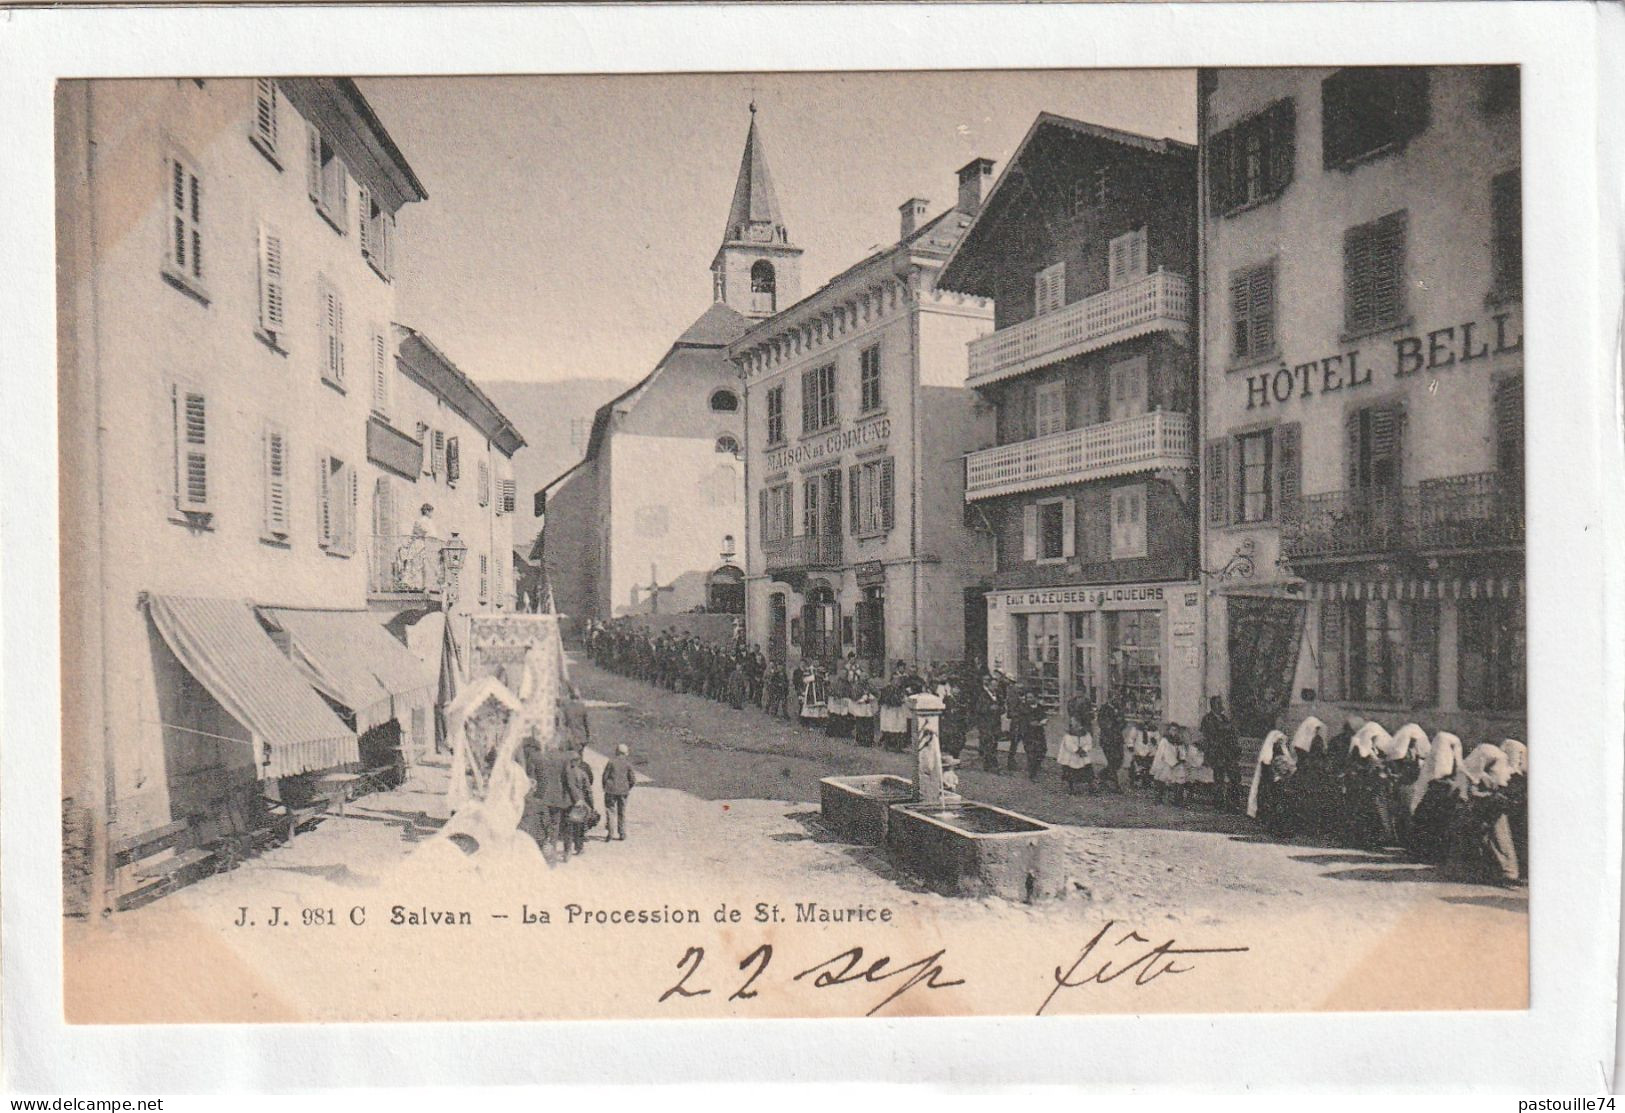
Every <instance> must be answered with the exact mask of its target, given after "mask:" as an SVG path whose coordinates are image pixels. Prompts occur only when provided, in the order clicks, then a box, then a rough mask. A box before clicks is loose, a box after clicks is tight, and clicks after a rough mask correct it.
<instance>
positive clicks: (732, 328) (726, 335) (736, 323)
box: [673, 301, 750, 348]
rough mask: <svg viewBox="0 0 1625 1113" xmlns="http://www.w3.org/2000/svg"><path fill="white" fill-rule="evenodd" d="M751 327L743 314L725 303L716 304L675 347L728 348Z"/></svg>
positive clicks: (688, 329)
mask: <svg viewBox="0 0 1625 1113" xmlns="http://www.w3.org/2000/svg"><path fill="white" fill-rule="evenodd" d="M749 327H750V319H749V318H748V317H746V316H745V315H744V314H743V313H740V312H739V311H738V310H737V309H734V308H733V307H732V306H729V305H726V304H724V303H723V302H720V301H719V302H714V303H712V305H711V308H710V309H707V310H706V311H705V312H704V313H701V314H700V315H699V318H698V319H697V320H696V321H695V322H694V323H693V324H692V325H689V326H688V328H687V330H686V331H684V333H683V335H681V336H679V337H678V338H677V343H676V344H674V345H673V347H675V348H682V347H696V348H726V347H727V346H728V345H729V344H732V343H733V342H734V341H735V340H737V339H738V338H739V336H740V334H741V333H743V332H744V331H745V330H746V329H747V328H749Z"/></svg>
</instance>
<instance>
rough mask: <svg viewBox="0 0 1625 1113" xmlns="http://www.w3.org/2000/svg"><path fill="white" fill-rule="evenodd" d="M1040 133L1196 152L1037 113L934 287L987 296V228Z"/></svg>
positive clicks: (992, 252) (990, 246) (993, 251)
mask: <svg viewBox="0 0 1625 1113" xmlns="http://www.w3.org/2000/svg"><path fill="white" fill-rule="evenodd" d="M1045 130H1052V131H1053V130H1059V131H1065V132H1070V133H1072V134H1074V135H1081V136H1083V137H1085V138H1087V139H1094V140H1099V141H1100V142H1103V143H1113V144H1116V145H1118V146H1120V147H1128V148H1131V149H1133V150H1136V151H1141V152H1144V153H1146V154H1150V155H1166V156H1190V155H1194V154H1195V152H1196V148H1195V147H1194V146H1192V145H1191V144H1189V143H1183V142H1180V141H1179V140H1177V139H1168V138H1163V139H1153V138H1152V137H1150V136H1148V135H1139V134H1136V133H1135V132H1132V131H1122V130H1120V129H1118V128H1110V127H1106V126H1104V125H1102V124H1091V123H1089V122H1088V121H1086V120H1075V119H1073V118H1072V117H1070V116H1058V115H1056V114H1055V113H1053V112H1040V113H1039V114H1038V117H1037V119H1035V120H1034V121H1033V124H1032V127H1030V128H1028V129H1027V134H1026V135H1025V136H1023V137H1022V139H1021V143H1020V145H1019V146H1017V147H1016V153H1015V154H1013V155H1011V156H1010V161H1009V162H1007V163H1005V165H1004V169H1003V170H1002V171H1001V172H1000V173H999V177H998V180H997V181H995V182H994V183H993V188H992V189H990V190H989V191H988V194H987V197H986V198H985V199H984V200H983V202H982V207H981V209H980V210H979V211H978V212H977V214H976V218H975V219H974V220H973V221H971V223H970V227H969V228H967V229H966V230H965V232H964V234H963V235H961V236H960V237H959V242H958V244H957V245H955V247H954V249H953V251H952V253H951V254H950V255H949V256H948V261H947V262H946V263H944V264H943V267H942V272H941V273H940V274H939V275H938V276H937V285H938V286H940V287H942V288H943V289H945V290H957V291H959V292H960V293H964V294H974V295H977V296H979V297H992V296H993V290H992V285H991V276H990V271H989V270H988V267H987V261H988V259H989V258H991V257H992V256H996V255H998V254H999V248H998V245H997V244H994V243H991V242H989V235H990V233H989V229H991V228H992V227H993V226H994V225H996V223H997V222H998V219H999V214H1001V213H1002V212H1003V210H1004V209H1005V208H1006V207H1007V205H1008V203H1009V198H1010V196H1011V194H1012V193H1013V192H1015V190H1013V189H1012V188H1011V187H1010V186H1009V185H1008V183H1009V182H1011V181H1013V180H1017V179H1021V178H1023V177H1024V176H1025V175H1026V173H1027V170H1026V166H1025V162H1026V157H1027V151H1028V148H1029V147H1031V146H1032V144H1033V142H1034V140H1035V139H1036V138H1037V137H1038V135H1039V134H1040V133H1041V132H1043V131H1045Z"/></svg>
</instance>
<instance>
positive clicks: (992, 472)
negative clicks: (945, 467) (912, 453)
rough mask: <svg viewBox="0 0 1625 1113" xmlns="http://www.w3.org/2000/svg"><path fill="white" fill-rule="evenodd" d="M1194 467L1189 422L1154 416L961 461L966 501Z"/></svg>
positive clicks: (1008, 446)
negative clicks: (1065, 484)
mask: <svg viewBox="0 0 1625 1113" xmlns="http://www.w3.org/2000/svg"><path fill="white" fill-rule="evenodd" d="M1195 466H1196V446H1195V444H1194V441H1193V438H1192V436H1191V419H1190V416H1189V415H1188V414H1181V413H1169V412H1166V411H1162V410H1158V411H1157V412H1155V413H1148V414H1141V415H1139V416H1138V417H1130V418H1124V419H1123V420H1121V421H1103V422H1100V423H1099V424H1096V425H1085V426H1083V427H1082V428H1079V429H1068V430H1066V431H1065V432H1064V433H1052V434H1050V435H1049V436H1047V437H1038V438H1036V439H1034V440H1030V441H1016V442H1014V443H1012V444H1001V445H999V446H998V447H997V448H986V449H983V450H982V451H980V452H973V453H971V454H970V455H969V456H967V457H966V458H965V501H966V502H975V501H976V500H977V499H986V498H993V497H994V496H996V495H1008V494H1012V493H1014V492H1017V491H1031V490H1036V489H1037V488H1040V487H1054V486H1057V485H1059V484H1062V483H1082V482H1086V481H1088V480H1091V479H1106V478H1109V477H1110V476H1114V475H1129V474H1132V473H1133V472H1139V471H1157V470H1160V469H1162V468H1193V467H1195Z"/></svg>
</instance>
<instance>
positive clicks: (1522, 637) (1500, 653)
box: [1456, 599, 1527, 711]
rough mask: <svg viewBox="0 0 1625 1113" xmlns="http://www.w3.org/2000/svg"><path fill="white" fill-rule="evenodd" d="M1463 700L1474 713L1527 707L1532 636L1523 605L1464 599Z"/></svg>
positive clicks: (1460, 685) (1460, 641) (1460, 640)
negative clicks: (1529, 636) (1527, 668)
mask: <svg viewBox="0 0 1625 1113" xmlns="http://www.w3.org/2000/svg"><path fill="white" fill-rule="evenodd" d="M1459 630H1460V634H1459V637H1458V644H1459V645H1460V647H1461V648H1460V661H1461V665H1460V677H1459V681H1458V686H1457V693H1456V695H1457V699H1458V700H1459V701H1460V703H1461V706H1462V707H1463V708H1465V709H1467V710H1469V711H1517V710H1521V709H1522V708H1523V707H1524V705H1525V690H1524V680H1525V675H1524V669H1525V655H1526V650H1527V642H1526V638H1527V634H1526V628H1525V625H1524V609H1523V601H1522V600H1521V599H1463V600H1462V601H1461V621H1460V626H1459Z"/></svg>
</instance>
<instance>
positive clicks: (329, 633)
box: [260, 607, 435, 733]
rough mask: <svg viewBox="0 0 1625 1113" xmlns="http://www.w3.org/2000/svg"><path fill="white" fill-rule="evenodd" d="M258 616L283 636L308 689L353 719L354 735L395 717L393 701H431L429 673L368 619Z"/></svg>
mask: <svg viewBox="0 0 1625 1113" xmlns="http://www.w3.org/2000/svg"><path fill="white" fill-rule="evenodd" d="M260 614H261V616H262V617H263V619H264V620H265V621H266V622H267V623H269V624H270V625H271V626H272V627H274V628H275V629H278V630H281V631H283V632H285V633H286V634H287V635H288V639H289V657H290V659H291V660H292V662H293V664H294V666H295V667H296V668H297V669H298V670H299V671H300V672H301V673H303V674H304V676H305V678H306V679H307V680H308V681H309V682H310V684H311V685H312V686H314V687H315V688H316V690H317V691H319V692H321V693H322V694H323V695H325V696H327V697H328V698H329V699H331V700H334V701H335V702H337V703H340V704H342V705H343V706H345V707H348V708H349V709H350V710H351V711H353V712H354V713H355V719H356V724H355V726H356V730H357V731H359V732H361V733H366V732H367V731H369V730H371V729H372V728H373V727H375V726H378V725H379V724H381V723H386V722H388V721H389V720H390V719H392V718H398V717H400V715H401V711H400V710H399V709H398V708H397V706H396V703H397V701H400V702H402V703H407V704H412V703H416V704H425V703H428V702H431V701H432V698H433V691H434V684H435V674H434V671H433V670H432V669H431V668H430V667H429V666H428V665H427V664H425V663H424V662H422V661H420V660H419V659H418V658H417V656H416V655H414V654H413V653H412V652H411V650H409V649H407V648H406V647H405V646H404V645H402V644H401V643H400V642H398V641H396V640H395V639H394V638H393V637H391V636H390V634H389V631H387V630H385V629H384V628H383V626H381V625H380V624H379V622H378V618H377V616H375V615H373V614H372V613H370V612H368V611H333V610H300V609H297V608H291V607H261V608H260Z"/></svg>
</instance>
